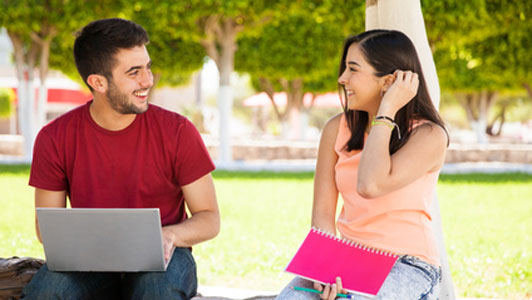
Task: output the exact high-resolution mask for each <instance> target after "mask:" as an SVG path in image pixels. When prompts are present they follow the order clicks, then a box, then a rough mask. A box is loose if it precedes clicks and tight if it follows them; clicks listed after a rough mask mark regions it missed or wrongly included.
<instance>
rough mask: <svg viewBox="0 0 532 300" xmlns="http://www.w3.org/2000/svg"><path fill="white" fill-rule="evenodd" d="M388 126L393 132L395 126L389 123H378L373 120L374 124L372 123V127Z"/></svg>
mask: <svg viewBox="0 0 532 300" xmlns="http://www.w3.org/2000/svg"><path fill="white" fill-rule="evenodd" d="M379 124H380V125H386V126H387V127H388V128H390V129H391V130H393V129H394V128H395V126H393V124H390V123H388V122H384V121H377V120H373V122H371V126H374V125H379Z"/></svg>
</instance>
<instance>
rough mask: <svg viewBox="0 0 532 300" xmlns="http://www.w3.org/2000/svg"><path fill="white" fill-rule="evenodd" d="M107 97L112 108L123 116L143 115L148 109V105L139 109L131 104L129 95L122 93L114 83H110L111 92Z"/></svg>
mask: <svg viewBox="0 0 532 300" xmlns="http://www.w3.org/2000/svg"><path fill="white" fill-rule="evenodd" d="M106 96H107V99H108V100H109V104H110V105H111V107H112V108H113V109H114V110H115V111H117V112H119V113H121V114H141V113H143V112H145V111H146V110H147V109H148V105H146V106H145V107H137V106H135V105H134V104H133V103H131V102H129V95H126V94H124V93H121V92H120V91H119V90H118V87H117V86H116V85H115V84H114V83H113V82H112V81H109V90H108V91H107V93H106Z"/></svg>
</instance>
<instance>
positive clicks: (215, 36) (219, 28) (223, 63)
mask: <svg viewBox="0 0 532 300" xmlns="http://www.w3.org/2000/svg"><path fill="white" fill-rule="evenodd" d="M241 28H242V27H241V26H240V25H237V24H236V22H235V21H234V20H233V19H232V18H221V17H219V16H212V17H210V18H209V20H208V21H207V25H206V29H205V31H206V33H207V38H206V39H205V40H203V41H202V44H203V45H204V47H205V50H206V52H207V55H209V57H210V58H212V59H213V60H214V62H215V63H216V66H217V67H218V72H219V73H220V83H219V89H218V111H219V115H220V119H219V135H220V137H219V140H220V144H219V146H218V160H219V161H221V162H231V161H232V160H233V155H232V149H231V141H230V138H231V133H230V128H231V126H230V123H231V119H232V111H233V98H234V96H233V89H232V87H231V74H232V73H233V70H234V58H235V52H236V48H237V45H236V35H237V33H238V32H239V31H240V30H241Z"/></svg>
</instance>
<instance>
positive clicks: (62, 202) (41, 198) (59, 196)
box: [35, 188, 66, 243]
mask: <svg viewBox="0 0 532 300" xmlns="http://www.w3.org/2000/svg"><path fill="white" fill-rule="evenodd" d="M37 207H66V191H50V190H43V189H39V188H36V189H35V208H37ZM35 231H36V233H37V238H38V239H39V242H41V243H42V239H41V232H40V230H39V220H38V219H37V211H35Z"/></svg>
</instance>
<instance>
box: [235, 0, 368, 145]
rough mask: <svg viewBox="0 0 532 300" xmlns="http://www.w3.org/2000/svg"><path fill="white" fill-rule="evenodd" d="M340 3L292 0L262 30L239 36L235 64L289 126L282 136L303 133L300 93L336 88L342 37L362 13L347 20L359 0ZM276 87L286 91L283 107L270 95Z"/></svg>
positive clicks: (359, 24) (358, 24) (358, 26)
mask: <svg viewBox="0 0 532 300" xmlns="http://www.w3.org/2000/svg"><path fill="white" fill-rule="evenodd" d="M338 4H339V3H336V1H300V2H295V3H293V4H292V5H291V7H290V8H289V10H287V11H286V12H285V13H284V14H282V15H278V16H277V17H276V18H274V19H273V20H272V21H271V22H270V23H268V24H267V25H265V26H263V27H262V28H261V30H260V32H257V34H255V35H252V36H247V37H244V38H241V39H239V41H238V48H239V51H238V52H237V53H236V57H235V68H236V70H238V71H242V72H247V73H249V74H250V75H251V76H252V78H254V82H255V83H256V84H255V86H256V87H257V89H258V90H261V91H264V92H266V94H267V95H268V96H269V98H270V100H271V102H272V105H273V108H274V111H275V114H276V116H277V118H278V120H279V121H280V122H281V124H284V126H282V127H283V131H286V129H287V128H290V129H291V133H288V134H287V133H286V132H284V134H285V136H286V135H288V136H290V137H293V138H301V137H302V130H301V129H302V125H301V121H300V114H301V112H303V113H304V114H306V113H308V110H307V109H305V107H304V105H303V96H304V94H305V93H306V92H310V93H318V92H324V91H334V90H336V89H337V78H338V71H337V70H338V64H339V61H340V56H341V49H342V42H343V40H344V38H345V37H346V36H347V35H348V34H349V33H350V32H359V31H362V30H363V19H362V18H352V19H353V20H355V21H354V22H352V23H351V24H348V25H347V26H346V20H350V19H351V18H350V16H351V15H352V16H355V15H356V14H357V12H359V13H360V14H363V9H364V3H363V1H348V2H343V5H342V6H340V5H338ZM340 7H341V9H340ZM346 11H348V12H349V14H346V13H345V12H346ZM279 91H283V92H285V93H286V95H287V105H286V108H285V109H284V110H281V109H280V108H279V107H278V106H277V105H276V103H275V102H274V101H273V94H274V92H279Z"/></svg>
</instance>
